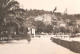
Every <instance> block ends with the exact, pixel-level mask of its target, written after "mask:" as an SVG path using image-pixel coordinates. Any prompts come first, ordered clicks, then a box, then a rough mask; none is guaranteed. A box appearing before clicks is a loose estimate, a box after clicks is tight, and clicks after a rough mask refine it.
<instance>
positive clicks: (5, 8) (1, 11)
mask: <svg viewBox="0 0 80 54" xmlns="http://www.w3.org/2000/svg"><path fill="white" fill-rule="evenodd" d="M24 15H25V10H24V9H20V8H19V3H18V2H17V1H14V0H0V27H1V28H3V26H5V28H4V30H5V29H6V28H7V30H8V32H9V37H11V35H12V32H13V30H14V28H17V29H19V28H20V27H21V26H23V21H24V19H25V17H24ZM2 31H3V30H2Z"/></svg>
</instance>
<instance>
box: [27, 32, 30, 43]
mask: <svg viewBox="0 0 80 54" xmlns="http://www.w3.org/2000/svg"><path fill="white" fill-rule="evenodd" d="M27 41H28V43H30V42H31V36H30V34H29V33H28V32H27Z"/></svg>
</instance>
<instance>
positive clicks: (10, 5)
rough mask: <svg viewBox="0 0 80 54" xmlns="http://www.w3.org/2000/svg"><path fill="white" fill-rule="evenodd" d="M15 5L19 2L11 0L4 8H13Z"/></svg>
mask: <svg viewBox="0 0 80 54" xmlns="http://www.w3.org/2000/svg"><path fill="white" fill-rule="evenodd" d="M15 5H19V3H18V2H17V1H10V2H9V3H8V4H7V5H6V6H5V7H4V10H9V9H10V8H12V7H13V6H15Z"/></svg>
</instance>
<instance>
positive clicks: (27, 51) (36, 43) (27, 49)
mask: <svg viewBox="0 0 80 54" xmlns="http://www.w3.org/2000/svg"><path fill="white" fill-rule="evenodd" d="M0 54H78V53H74V52H72V51H70V50H69V49H66V48H64V47H62V46H60V45H57V44H55V43H53V42H52V41H51V40H50V39H49V38H34V39H32V41H31V43H30V44H29V43H28V42H27V40H20V41H12V43H6V44H3V45H2V44H0Z"/></svg>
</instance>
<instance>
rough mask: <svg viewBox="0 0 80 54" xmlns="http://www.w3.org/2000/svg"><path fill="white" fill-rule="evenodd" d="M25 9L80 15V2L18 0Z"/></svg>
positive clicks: (78, 0)
mask: <svg viewBox="0 0 80 54" xmlns="http://www.w3.org/2000/svg"><path fill="white" fill-rule="evenodd" d="M17 1H18V2H19V3H20V5H21V7H22V6H23V8H24V9H39V10H41V9H43V10H48V11H53V10H54V8H55V7H57V10H56V11H55V12H61V13H64V11H65V10H66V8H67V11H66V12H67V13H68V14H80V0H17Z"/></svg>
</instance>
